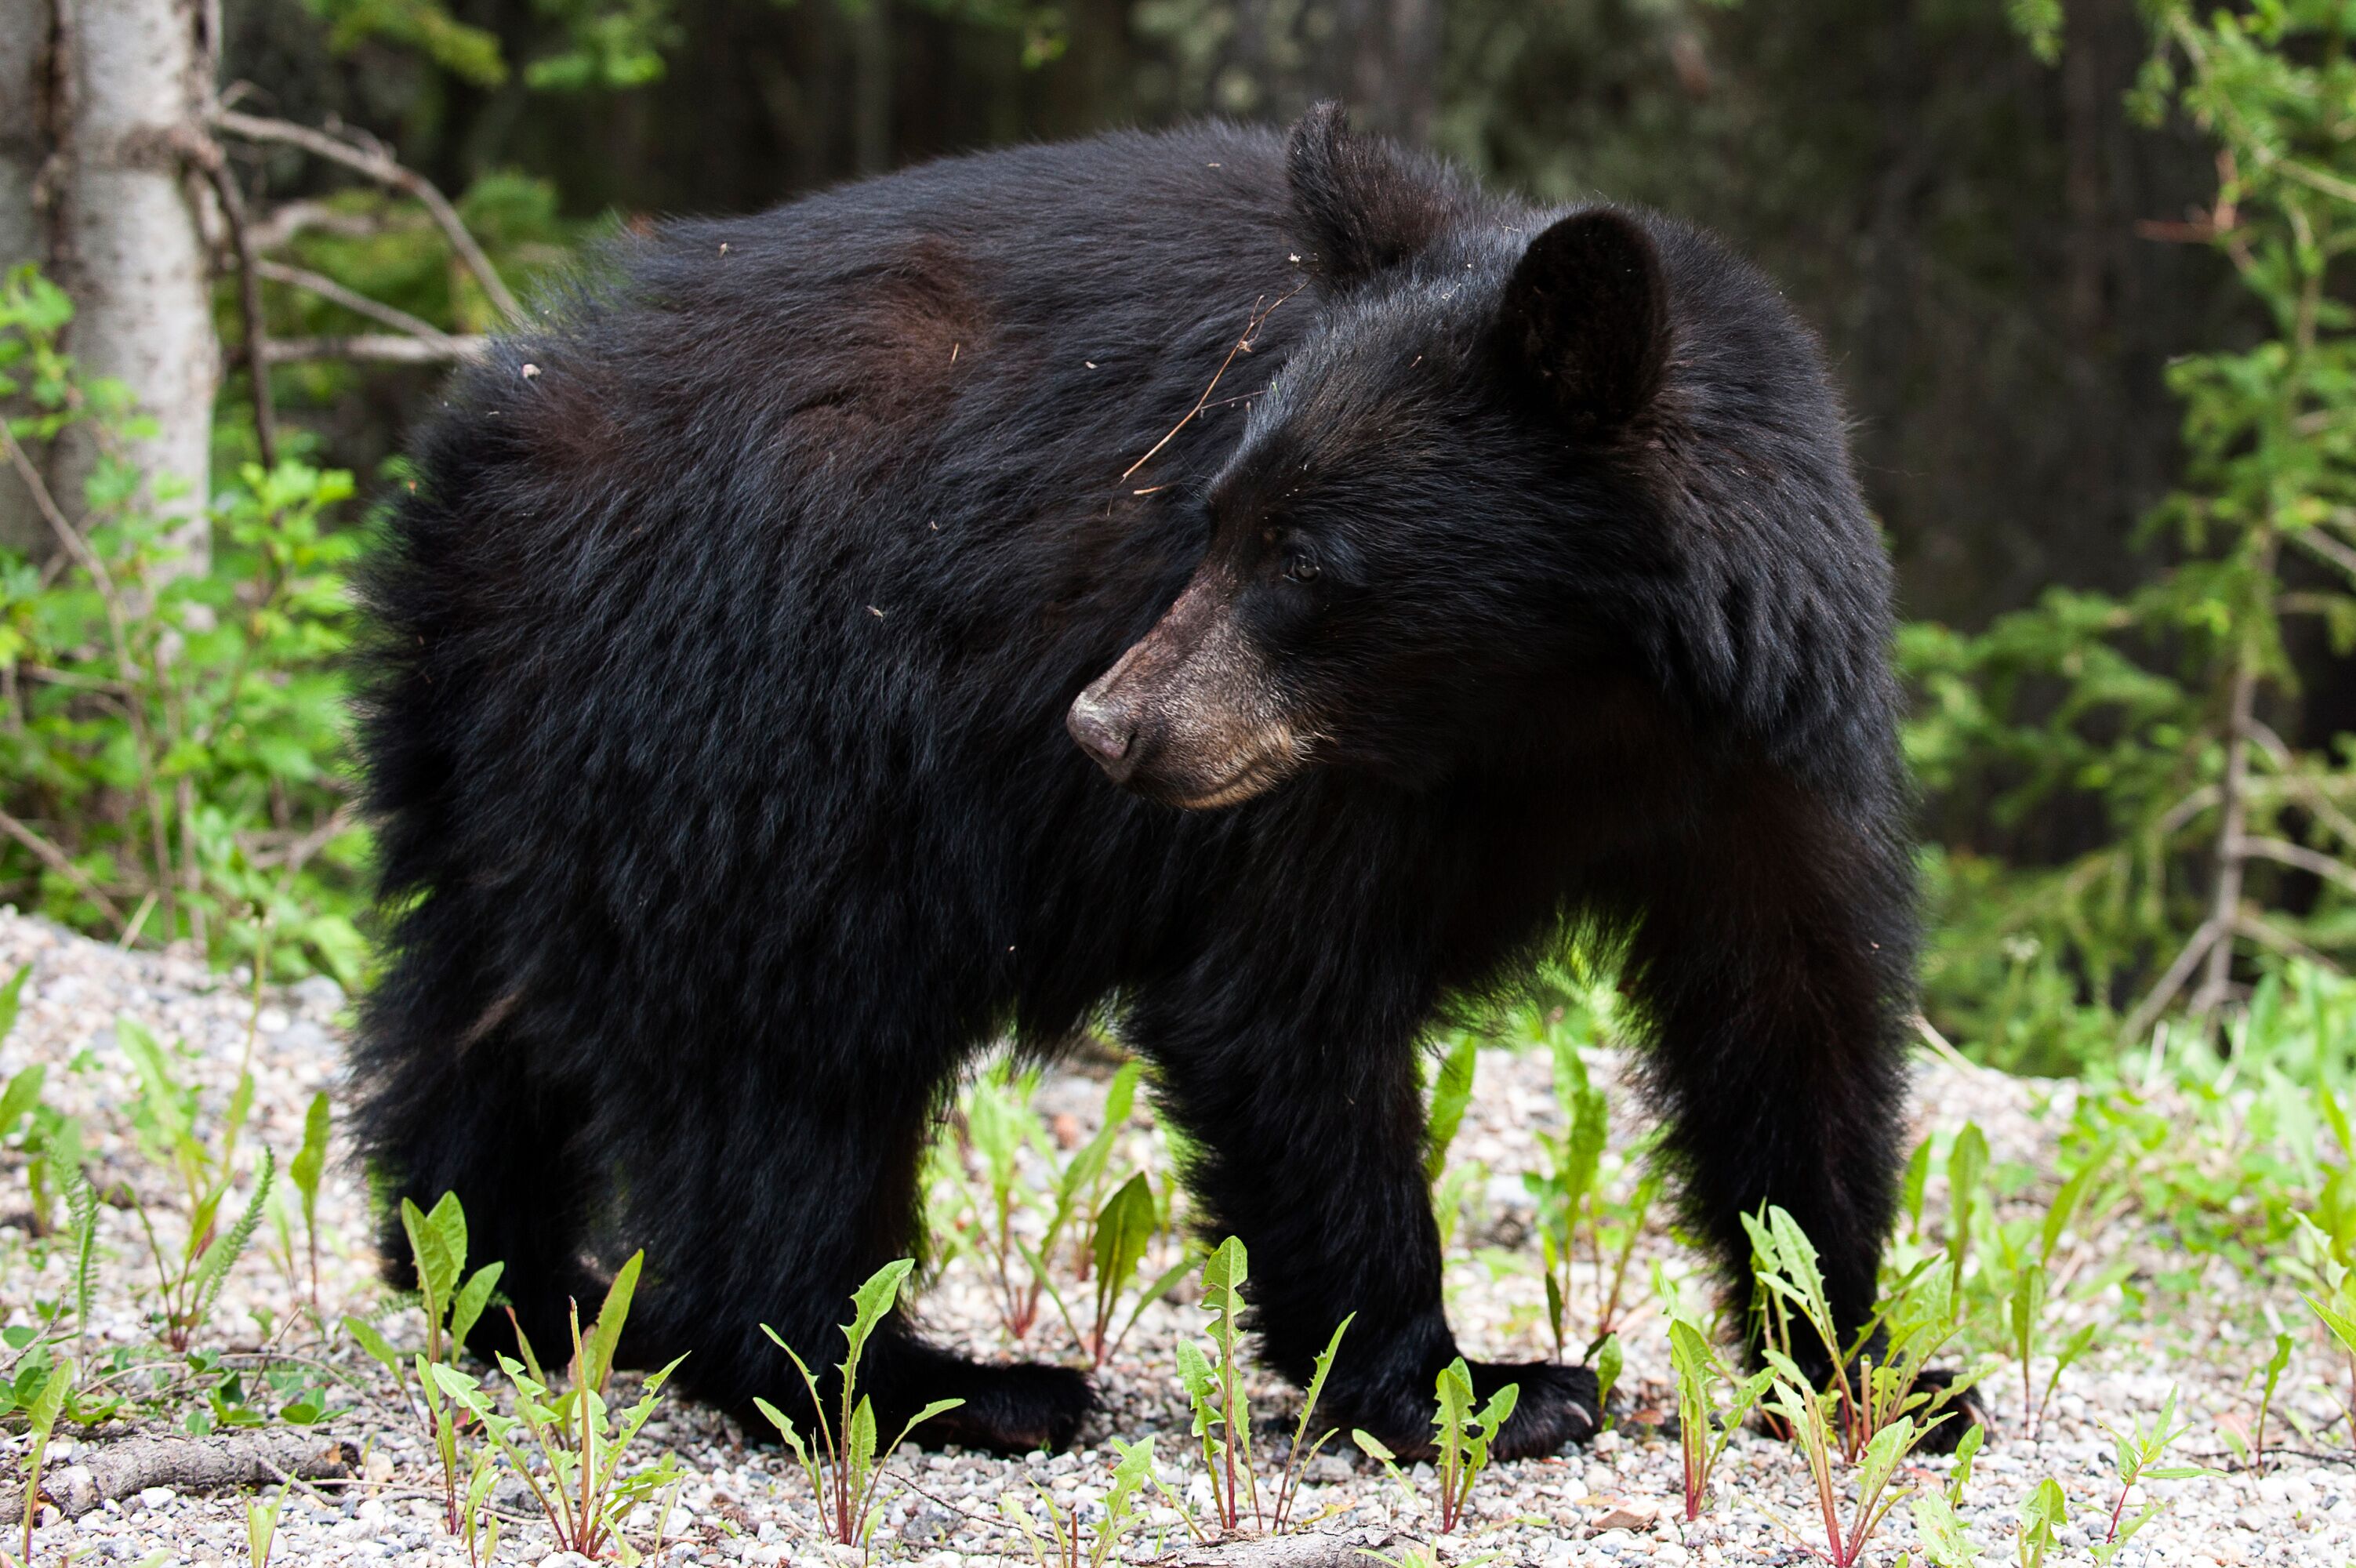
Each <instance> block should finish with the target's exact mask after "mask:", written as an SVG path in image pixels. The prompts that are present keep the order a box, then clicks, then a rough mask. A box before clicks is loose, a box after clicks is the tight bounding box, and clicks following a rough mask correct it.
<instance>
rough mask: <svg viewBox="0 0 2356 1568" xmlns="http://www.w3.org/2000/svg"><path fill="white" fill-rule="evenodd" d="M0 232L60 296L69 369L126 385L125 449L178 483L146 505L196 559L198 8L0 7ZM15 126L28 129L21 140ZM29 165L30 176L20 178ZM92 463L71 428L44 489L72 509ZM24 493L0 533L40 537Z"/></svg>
mask: <svg viewBox="0 0 2356 1568" xmlns="http://www.w3.org/2000/svg"><path fill="white" fill-rule="evenodd" d="M0 16H5V21H0V51H5V58H0V91H5V92H6V93H7V103H6V106H5V110H0V136H5V137H6V138H7V155H8V167H7V171H6V173H5V176H0V203H5V204H6V207H7V210H5V211H0V237H5V238H6V239H7V240H8V241H9V242H10V244H11V245H12V247H23V248H25V249H27V251H28V252H29V253H27V254H17V253H16V251H15V250H14V249H12V250H11V251H10V252H9V254H10V256H11V258H12V259H14V260H28V259H29V260H35V261H38V262H40V263H42V264H43V265H44V267H45V268H46V270H47V271H48V273H49V274H50V276H52V277H53V278H55V279H56V280H57V281H58V282H59V283H60V284H61V285H64V287H65V289H66V291H67V292H68V293H69V294H70V295H72V296H73V301H74V321H73V326H72V328H70V338H69V340H68V347H69V348H70V349H71V351H72V353H73V354H74V357H75V359H76V360H78V361H79V363H80V368H81V370H82V371H83V373H84V374H85V375H90V376H104V377H111V378H112V379H113V380H115V381H121V382H123V384H124V385H125V386H127V387H129V388H130V390H131V394H132V396H133V397H134V399H135V400H136V401H137V403H138V405H139V409H140V412H141V413H143V414H144V415H145V417H146V418H147V419H148V420H149V421H151V422H152V423H153V426H154V429H153V433H152V434H150V435H146V436H145V437H143V438H141V439H139V440H137V441H134V442H133V443H131V444H130V446H129V448H128V450H127V452H126V454H125V455H126V456H128V457H129V458H130V459H131V460H132V461H133V462H134V464H136V465H137V467H139V469H140V471H141V472H142V473H143V474H144V475H145V476H146V477H147V479H148V481H149V484H150V486H151V487H161V488H162V489H166V490H177V492H178V493H177V495H170V496H165V497H159V498H158V500H157V507H158V510H160V511H162V512H163V513H164V514H165V515H166V516H172V517H177V518H182V519H185V520H186V521H185V525H184V526H183V527H181V528H179V529H178V530H177V531H176V532H177V536H178V538H179V539H180V541H181V542H182V544H183V545H184V547H185V548H186V549H187V552H188V564H189V566H190V567H191V569H198V568H201V566H202V564H203V560H204V556H203V553H204V548H205V543H206V533H205V526H204V520H203V513H202V508H203V502H204V497H205V494H206V487H207V483H208V478H209V451H210V446H211V439H212V408H213V392H214V389H215V386H216V384H217V382H218V381H219V380H220V346H219V344H218V343H217V341H216V340H215V338H214V335H213V324H212V308H211V301H210V290H209V285H210V276H211V266H210V257H209V247H208V246H207V244H206V242H205V238H204V232H203V229H202V226H201V221H200V220H201V218H202V215H203V206H202V203H203V201H204V198H203V196H202V194H201V187H200V185H199V183H198V181H197V179H196V178H194V177H192V175H191V172H190V170H189V166H188V164H187V148H188V147H189V146H190V145H193V138H194V137H195V136H196V135H197V134H198V133H199V132H200V131H201V127H202V124H203V120H202V115H203V111H204V107H205V104H206V102H207V97H208V92H209V50H208V48H206V42H205V33H206V27H207V25H208V24H207V18H206V16H205V15H204V13H203V12H202V11H201V10H200V8H199V4H198V0H0ZM28 46H30V47H28ZM27 87H29V88H30V91H26V89H27ZM20 127H29V128H30V130H31V131H32V133H33V135H32V136H31V137H30V138H29V139H20V138H19V137H18V136H17V135H16V133H17V132H18V130H19V128H20ZM20 146H23V147H25V148H27V152H37V155H38V156H37V160H35V159H34V158H31V157H28V156H25V155H24V154H20V153H19V152H18V148H19V147H20ZM27 164H30V165H31V166H32V167H33V168H34V170H35V175H34V177H33V178H32V179H31V180H29V181H23V180H20V178H19V175H20V171H21V170H22V169H23V167H24V166H27ZM20 236H21V237H22V238H19V237H20ZM27 240H29V241H30V242H31V244H30V245H29V246H27V245H26V241H27ZM97 456H98V453H97V448H96V446H95V443H94V442H93V440H92V439H91V436H90V435H89V434H88V433H87V432H85V431H83V430H80V429H76V430H73V431H70V432H69V433H68V435H67V436H66V437H65V438H64V439H61V440H60V441H59V443H58V448H57V450H55V451H54V452H52V453H50V454H49V455H48V458H47V463H48V470H49V472H48V478H49V484H50V489H52V490H53V491H54V492H55V494H56V495H57V498H58V499H59V503H60V504H61V505H62V506H64V507H65V508H67V509H68V510H78V509H79V505H80V497H81V491H82V481H83V480H84V479H85V478H88V476H89V474H90V472H91V467H92V466H93V464H94V463H95V461H96V459H97ZM11 483H12V485H13V480H12V481H11ZM22 499H23V497H22V490H21V488H17V489H15V490H14V493H12V494H11V495H10V497H9V499H8V500H7V501H6V502H0V528H5V530H6V531H7V532H6V537H8V538H10V539H11V540H12V541H16V542H32V543H34V544H36V545H37V546H45V545H47V544H48V543H49V541H48V537H47V535H48V530H47V529H46V528H40V529H38V530H37V532H36V531H35V530H32V529H27V528H24V527H23V526H22V523H23V520H20V519H19V518H18V517H16V515H14V511H15V510H16V505H17V504H18V503H21V500H22ZM30 521H33V522H35V523H37V522H38V520H37V519H32V520H30Z"/></svg>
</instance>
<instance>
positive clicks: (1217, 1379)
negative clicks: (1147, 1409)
mask: <svg viewBox="0 0 2356 1568" xmlns="http://www.w3.org/2000/svg"><path fill="white" fill-rule="evenodd" d="M1249 1273H1250V1260H1249V1259H1248V1257H1247V1256H1246V1255H1245V1252H1244V1244H1243V1242H1242V1241H1241V1240H1238V1239H1237V1238H1236V1237H1233V1236H1230V1237H1228V1238H1227V1239H1226V1240H1224V1241H1222V1242H1220V1243H1219V1244H1218V1245H1217V1246H1216V1247H1215V1248H1213V1249H1212V1250H1211V1255H1210V1256H1209V1257H1208V1258H1206V1259H1205V1260H1204V1262H1203V1275H1202V1281H1203V1310H1204V1311H1205V1312H1207V1313H1209V1314H1210V1315H1211V1321H1210V1325H1209V1333H1210V1344H1211V1351H1210V1354H1209V1355H1207V1356H1206V1355H1205V1354H1204V1352H1203V1349H1202V1348H1201V1347H1200V1346H1198V1345H1196V1344H1194V1341H1192V1340H1180V1341H1179V1343H1178V1380H1179V1382H1180V1383H1181V1384H1182V1385H1183V1386H1184V1388H1185V1390H1186V1399H1187V1402H1188V1403H1189V1405H1190V1406H1191V1407H1192V1409H1193V1411H1194V1428H1193V1430H1194V1437H1195V1439H1196V1440H1197V1441H1198V1442H1199V1443H1200V1444H1202V1450H1203V1464H1204V1466H1205V1468H1206V1469H1208V1470H1209V1471H1210V1473H1211V1481H1212V1489H1213V1492H1214V1494H1215V1498H1216V1499H1217V1509H1218V1515H1219V1524H1220V1526H1221V1528H1223V1529H1226V1530H1234V1529H1236V1528H1237V1527H1238V1526H1239V1525H1240V1524H1241V1523H1242V1521H1243V1516H1244V1513H1245V1510H1246V1509H1249V1511H1250V1512H1251V1514H1252V1516H1253V1518H1254V1519H1255V1520H1258V1519H1259V1512H1260V1509H1259V1482H1258V1477H1256V1476H1255V1475H1254V1474H1253V1470H1252V1436H1251V1411H1250V1408H1249V1406H1248V1403H1247V1402H1246V1400H1245V1398H1244V1390H1243V1337H1244V1326H1243V1315H1244V1297H1243V1287H1244V1281H1245V1280H1246V1279H1247V1278H1248V1276H1249Z"/></svg>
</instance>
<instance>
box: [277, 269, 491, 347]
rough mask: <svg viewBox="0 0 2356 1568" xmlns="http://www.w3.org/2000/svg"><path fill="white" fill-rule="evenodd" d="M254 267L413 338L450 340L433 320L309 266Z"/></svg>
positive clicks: (435, 341) (436, 340)
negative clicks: (365, 293) (313, 269)
mask: <svg viewBox="0 0 2356 1568" xmlns="http://www.w3.org/2000/svg"><path fill="white" fill-rule="evenodd" d="M254 270H255V271H256V272H258V273H260V274H262V276H263V277H266V278H268V279H269V280H270V281H271V282H272V283H283V284H285V285H288V286H289V287H291V288H299V289H301V290H303V291H304V292H305V293H306V294H316V295H318V296H319V297H320V298H321V299H324V300H326V301H327V302H328V303H329V304H330V305H340V306H343V307H344V308H345V309H346V310H348V311H350V312H351V313H352V314H353V315H355V316H365V317H368V318H369V320H370V321H373V322H375V323H377V324H378V325H379V326H381V327H390V328H392V329H393V330H394V331H395V332H406V333H408V334H409V335H410V336H411V337H412V338H424V339H425V340H426V341H427V342H429V343H447V342H449V341H451V338H450V335H449V334H448V333H447V332H444V331H443V330H442V328H439V327H436V326H434V323H432V322H431V321H427V320H424V319H423V318H421V317H415V316H412V315H410V314H409V312H407V311H405V310H396V309H394V308H393V307H392V306H390V305H387V304H385V303H384V302H383V301H382V300H377V299H370V298H369V296H368V295H364V294H362V293H360V292H359V290H358V289H350V288H346V287H345V286H344V285H342V284H339V283H337V281H336V280H335V279H333V278H331V277H328V276H327V275H326V274H323V273H315V272H313V271H311V270H310V269H309V268H307V267H290V266H288V265H287V264H286V263H284V262H256V263H254Z"/></svg>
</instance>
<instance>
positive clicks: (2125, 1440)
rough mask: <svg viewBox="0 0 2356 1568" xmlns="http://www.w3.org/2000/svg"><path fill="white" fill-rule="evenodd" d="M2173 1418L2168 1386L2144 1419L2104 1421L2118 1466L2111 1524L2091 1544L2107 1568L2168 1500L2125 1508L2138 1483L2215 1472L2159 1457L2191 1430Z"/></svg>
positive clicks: (2173, 1397)
mask: <svg viewBox="0 0 2356 1568" xmlns="http://www.w3.org/2000/svg"><path fill="white" fill-rule="evenodd" d="M2190 1430H2192V1427H2191V1423H2190V1422H2187V1423H2184V1424H2182V1425H2178V1424H2176V1391H2175V1390H2174V1389H2170V1390H2169V1391H2168V1398H2167V1400H2166V1402H2163V1403H2162V1404H2161V1406H2160V1408H2159V1412H2158V1415H2156V1416H2155V1417H2154V1418H2153V1419H2152V1420H2151V1422H2150V1423H2148V1424H2147V1423H2144V1422H2142V1421H2140V1420H2137V1421H2136V1422H2134V1423H2131V1424H2130V1425H2129V1426H2128V1428H2127V1430H2126V1431H2125V1432H2119V1431H2117V1430H2115V1429H2114V1428H2112V1427H2110V1426H2108V1425H2104V1427H2103V1431H2104V1434H2105V1435H2107V1436H2108V1437H2109V1438H2110V1440H2111V1455H2112V1458H2113V1461H2114V1462H2115V1464H2116V1465H2117V1466H2118V1476H2119V1496H2118V1500H2117V1501H2116V1502H2115V1503H2114V1504H2113V1505H2112V1506H2111V1516H2110V1526H2109V1529H2108V1530H2107V1531H2106V1532H2105V1533H2104V1537H2103V1539H2102V1540H2101V1541H2096V1542H2095V1543H2094V1547H2093V1552H2094V1561H2095V1562H2096V1563H2099V1564H2102V1565H2103V1568H2109V1564H2110V1563H2112V1562H2113V1561H2114V1560H2115V1558H2116V1557H2117V1556H2118V1554H2119V1553H2120V1552H2124V1551H2125V1550H2126V1547H2127V1543H2128V1542H2130V1541H2133V1540H2134V1539H2135V1538H2136V1532H2137V1531H2138V1530H2142V1529H2143V1527H2144V1526H2145V1525H2147V1524H2149V1523H2150V1522H2151V1521H2152V1520H2154V1519H2156V1518H2158V1516H2159V1514H2160V1512H2161V1510H2162V1509H2165V1508H2166V1507H2167V1506H2168V1505H2167V1504H2166V1503H2165V1502H2162V1501H2160V1500H2158V1499H2157V1498H2155V1499H2152V1500H2149V1501H2147V1502H2146V1503H2145V1504H2144V1505H2143V1507H2142V1508H2140V1509H2136V1511H2135V1512H2134V1513H2133V1514H2129V1513H2128V1512H2127V1511H2126V1509H2127V1501H2128V1499H2129V1498H2131V1497H2132V1496H2133V1495H2134V1493H2135V1489H2136V1487H2138V1486H2142V1485H2145V1484H2146V1483H2147V1482H2151V1481H2186V1480H2190V1479H2192V1478H2193V1477H2198V1476H2207V1475H2211V1474H2213V1473H2214V1472H2212V1471H2211V1470H2209V1469H2207V1468H2205V1467H2204V1466H2199V1465H2162V1464H2161V1463H2160V1460H2161V1459H2163V1458H2165V1457H2166V1456H2167V1454H2168V1450H2169V1447H2170V1446H2171V1445H2172V1444H2174V1443H2175V1442H2176V1440H2177V1439H2178V1438H2179V1437H2181V1436H2183V1435H2184V1434H2186V1433H2187V1432H2190Z"/></svg>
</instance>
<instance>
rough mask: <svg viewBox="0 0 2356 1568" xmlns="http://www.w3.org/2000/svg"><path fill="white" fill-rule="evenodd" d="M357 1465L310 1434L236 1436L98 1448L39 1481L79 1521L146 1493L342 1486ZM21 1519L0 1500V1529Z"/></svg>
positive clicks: (18, 1510) (353, 1454)
mask: <svg viewBox="0 0 2356 1568" xmlns="http://www.w3.org/2000/svg"><path fill="white" fill-rule="evenodd" d="M357 1464H359V1448H358V1447H357V1446H355V1445H354V1444H349V1443H344V1442H339V1441H337V1439H335V1438H332V1437H327V1436H324V1435H322V1434H318V1433H316V1432H299V1431H288V1432H238V1433H231V1434H229V1435H227V1436H223V1437H130V1438H125V1439H123V1441H122V1442H120V1443H110V1444H104V1445H103V1446H99V1447H97V1448H96V1449H95V1451H94V1452H92V1453H91V1454H90V1455H89V1456H88V1457H87V1458H86V1459H85V1460H83V1461H82V1462H81V1463H80V1464H74V1465H66V1466H59V1468H57V1469H54V1470H51V1471H50V1472H49V1473H48V1475H47V1476H45V1477H42V1480H41V1497H42V1498H43V1500H44V1501H47V1502H50V1503H54V1504H56V1505H57V1508H58V1510H59V1512H61V1513H63V1514H64V1515H65V1516H66V1517H67V1518H68V1519H80V1517H81V1516H82V1515H84V1514H86V1513H88V1512H90V1511H91V1509H96V1508H99V1507H102V1506H103V1505H104V1504H105V1503H107V1502H108V1501H110V1500H113V1499H118V1498H127V1497H130V1496H132V1495H133V1494H134V1493H137V1492H142V1491H145V1490H146V1489H147V1488H148V1487H171V1488H172V1489H173V1490H175V1491H196V1490H199V1489H205V1488H209V1487H266V1486H269V1485H271V1484H272V1483H273V1482H276V1481H280V1480H283V1479H284V1478H285V1477H289V1476H292V1477H301V1478H303V1479H305V1480H312V1479H318V1478H322V1477H326V1478H340V1477H344V1476H346V1475H348V1474H349V1473H350V1471H351V1468H352V1466H355V1465H357ZM23 1516H24V1499H23V1498H21V1497H19V1496H17V1495H16V1494H15V1492H14V1491H13V1490H12V1491H11V1492H10V1493H9V1494H7V1495H5V1496H0V1525H5V1524H14V1523H16V1521H17V1520H20V1519H22V1518H23Z"/></svg>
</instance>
